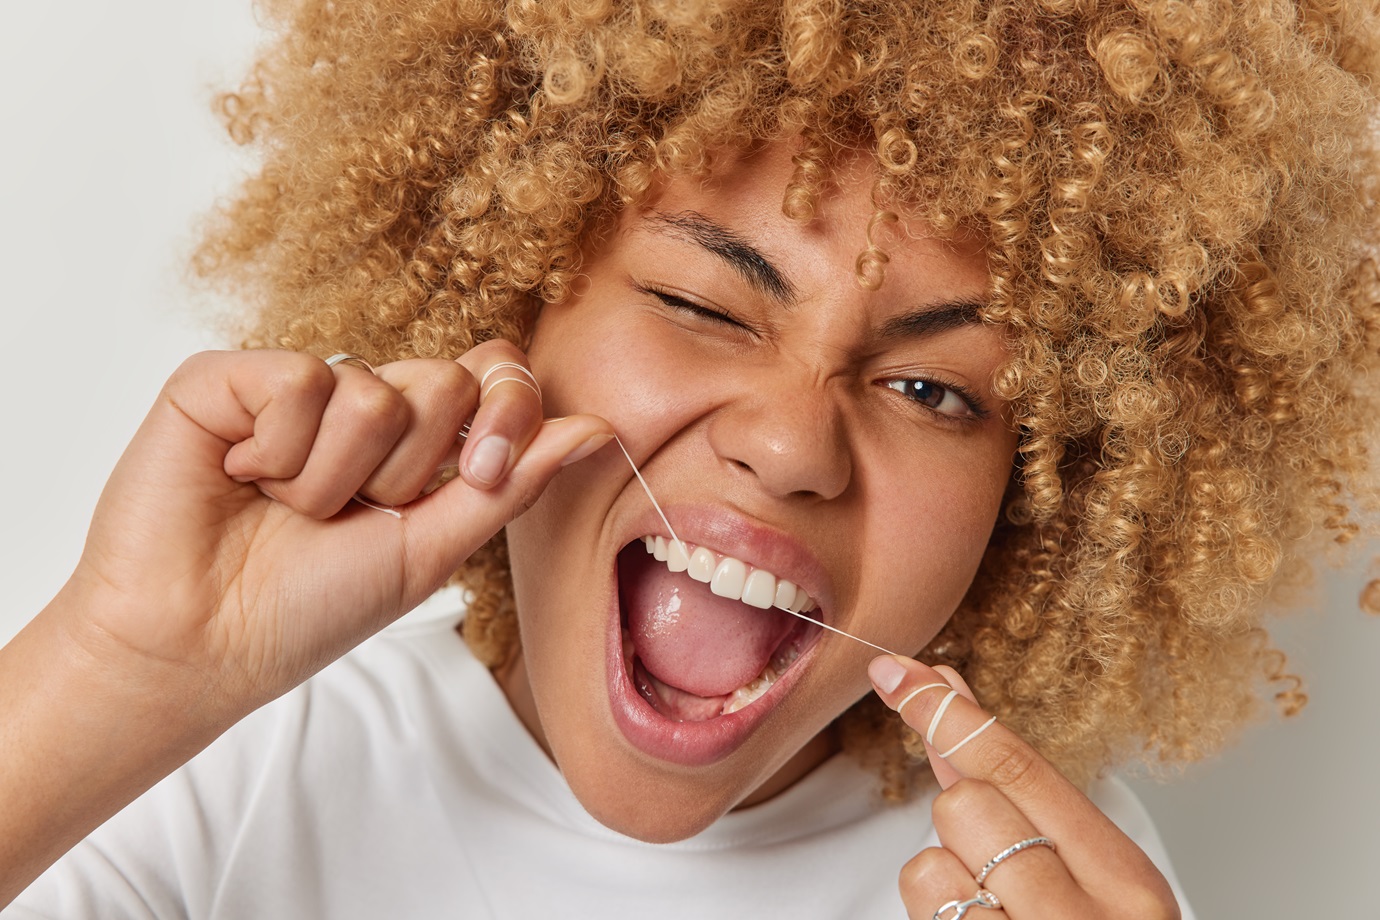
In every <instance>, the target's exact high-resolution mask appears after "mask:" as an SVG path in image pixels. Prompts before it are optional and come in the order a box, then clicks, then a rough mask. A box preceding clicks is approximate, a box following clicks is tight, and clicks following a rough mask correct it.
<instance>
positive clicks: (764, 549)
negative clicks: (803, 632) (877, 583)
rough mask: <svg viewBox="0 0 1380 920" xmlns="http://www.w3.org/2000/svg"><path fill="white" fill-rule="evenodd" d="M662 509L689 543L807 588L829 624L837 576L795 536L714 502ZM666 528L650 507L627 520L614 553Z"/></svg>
mask: <svg viewBox="0 0 1380 920" xmlns="http://www.w3.org/2000/svg"><path fill="white" fill-rule="evenodd" d="M662 510H664V511H665V512H666V517H667V519H668V520H670V522H671V526H672V527H674V528H675V530H676V536H678V537H680V538H681V539H682V540H684V541H685V542H686V543H689V544H692V545H694V546H704V547H707V548H709V549H711V550H713V551H715V552H717V553H720V554H725V555H729V556H732V557H734V558H735V559H738V560H741V561H742V562H745V563H747V564H748V565H750V566H752V567H753V568H758V569H766V570H767V571H768V572H771V573H772V574H773V575H776V576H777V577H778V578H784V579H786V580H788V581H790V582H792V583H793V584H795V585H796V586H798V587H801V588H804V589H805V593H807V594H809V595H810V597H812V598H814V599H815V601H816V603H818V604H819V609H818V610H817V611H816V612H815V613H814V614H813V616H815V617H817V618H818V619H821V620H823V621H824V622H826V623H828V622H829V621H830V617H831V612H832V611H833V609H834V586H833V580H832V579H831V578H830V577H829V573H828V570H826V569H825V568H824V566H823V565H822V564H821V563H820V561H819V558H818V557H817V556H815V554H814V553H813V552H811V551H810V549H809V548H808V547H806V546H805V544H803V543H801V542H800V541H799V540H797V539H796V538H795V537H793V536H791V535H790V534H788V533H785V532H783V531H780V530H777V529H776V528H774V527H768V526H766V525H763V524H759V523H756V522H754V521H751V520H748V519H747V518H745V517H743V516H741V515H738V514H734V513H732V512H729V511H726V510H725V509H723V508H716V507H713V506H711V505H663V506H662ZM665 529H666V525H665V524H663V523H662V521H661V516H660V515H659V514H657V513H656V511H655V510H653V509H648V510H647V511H646V512H644V513H643V514H641V515H639V516H638V517H636V518H634V519H633V520H632V521H630V522H629V526H628V529H627V530H626V531H624V533H623V534H622V536H621V538H618V543H617V546H616V547H615V548H614V552H615V553H617V552H618V550H620V549H622V548H623V547H624V546H627V545H628V544H629V543H631V542H632V541H633V540H636V539H638V538H639V537H644V536H646V535H647V534H663V535H664V536H665V537H666V538H667V539H670V538H671V534H669V533H663V532H664V531H665Z"/></svg>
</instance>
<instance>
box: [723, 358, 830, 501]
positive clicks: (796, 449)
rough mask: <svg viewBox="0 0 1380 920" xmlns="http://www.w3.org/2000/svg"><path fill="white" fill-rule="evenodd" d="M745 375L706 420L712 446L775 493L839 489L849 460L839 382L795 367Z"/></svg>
mask: <svg viewBox="0 0 1380 920" xmlns="http://www.w3.org/2000/svg"><path fill="white" fill-rule="evenodd" d="M768 378H770V379H768ZM750 380H751V383H750V385H749V386H747V387H745V388H744V389H743V390H741V391H740V392H739V393H738V394H737V395H736V397H735V398H733V399H731V400H730V401H728V402H727V403H726V404H725V405H722V406H721V407H720V408H719V411H717V412H716V413H714V415H713V417H712V418H711V420H710V424H709V443H710V446H711V447H712V448H713V450H714V452H715V454H717V455H718V457H719V458H720V459H721V461H722V462H724V463H727V464H730V465H731V466H732V467H734V468H735V469H736V470H738V471H739V472H740V473H742V474H743V475H749V476H753V477H755V478H756V479H757V480H758V482H759V483H760V485H761V487H762V488H763V489H764V490H765V491H767V492H768V493H769V494H771V495H773V496H776V497H779V498H786V497H815V498H819V499H833V498H837V497H838V496H840V495H842V494H843V492H844V490H846V489H847V488H848V484H849V481H850V480H851V479H852V476H853V460H852V456H851V454H850V449H849V443H848V433H847V426H846V425H845V422H844V418H843V415H842V412H841V407H840V405H839V400H840V399H842V398H843V396H842V394H841V393H840V392H839V391H838V388H836V387H834V386H832V385H831V384H830V382H829V381H828V380H808V379H801V375H779V376H777V375H765V374H764V375H754V376H753V377H752V378H750Z"/></svg>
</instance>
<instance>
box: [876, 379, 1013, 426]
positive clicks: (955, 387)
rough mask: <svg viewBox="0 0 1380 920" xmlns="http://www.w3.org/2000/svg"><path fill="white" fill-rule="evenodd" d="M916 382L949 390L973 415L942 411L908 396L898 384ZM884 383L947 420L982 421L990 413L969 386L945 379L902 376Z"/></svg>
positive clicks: (890, 388)
mask: <svg viewBox="0 0 1380 920" xmlns="http://www.w3.org/2000/svg"><path fill="white" fill-rule="evenodd" d="M914 383H920V384H927V385H929V386H935V387H939V388H940V389H943V390H947V391H948V392H950V393H952V394H954V395H955V396H957V397H958V398H959V400H961V401H962V402H963V405H964V406H965V407H966V408H967V409H968V412H970V413H971V417H969V418H964V417H963V416H958V415H953V414H952V413H949V412H941V411H940V410H939V409H938V408H936V407H934V406H930V405H926V404H925V403H923V402H921V401H920V400H918V399H915V398H913V397H911V396H907V395H906V394H905V392H904V390H903V389H902V387H901V386H897V385H896V384H902V385H905V384H914ZM882 385H883V386H885V387H886V388H887V389H889V390H894V391H896V392H898V393H900V394H901V395H902V396H903V397H904V398H905V399H907V400H909V401H910V402H913V403H915V404H916V405H917V406H919V407H920V408H922V409H924V410H925V411H927V412H931V413H933V414H934V415H935V416H937V417H939V418H941V419H943V420H945V421H949V422H960V423H961V422H967V421H981V420H982V419H985V418H987V417H988V415H989V413H988V411H987V409H986V408H985V407H984V406H983V405H982V401H981V400H980V399H978V397H977V395H976V394H975V393H973V392H972V391H971V390H969V389H968V388H967V387H965V386H961V385H960V384H957V383H947V382H945V381H943V380H935V379H929V378H924V377H900V378H894V379H891V380H886V381H883V382H882ZM941 404H942V403H941Z"/></svg>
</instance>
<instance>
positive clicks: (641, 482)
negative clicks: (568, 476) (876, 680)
mask: <svg viewBox="0 0 1380 920" xmlns="http://www.w3.org/2000/svg"><path fill="white" fill-rule="evenodd" d="M500 367H513V368H517V369H518V370H520V371H522V372H523V373H525V374H527V375H528V376H529V377H530V376H531V371H528V370H527V368H525V367H520V366H519V365H516V364H497V365H494V366H493V367H491V368H489V371H488V373H486V374H485V375H484V379H485V380H487V379H488V377H489V374H492V373H493V372H494V371H496V370H498V369H499V368H500ZM504 380H512V381H513V382H514V383H521V384H522V385H523V386H526V387H528V388H529V389H531V388H532V387H531V386H530V385H529V384H528V383H527V381H525V380H522V379H520V378H517V377H504V378H502V379H501V380H496V381H494V386H498V384H500V383H502V382H503V381H504ZM479 386H480V388H481V390H482V389H483V386H484V382H483V380H481V381H480V384H479ZM546 421H552V419H547V420H546ZM469 427H470V426H469V424H468V423H467V424H465V426H464V427H463V428H461V430H460V433H459V436H460V437H462V438H465V437H468V436H469ZM613 440H614V443H616V444H617V445H618V449H619V450H621V451H622V452H623V457H624V458H625V459H626V460H627V461H628V466H629V467H631V468H632V471H633V475H634V476H636V477H637V482H638V484H639V485H641V486H642V491H643V492H646V493H647V500H648V501H650V502H651V503H652V507H653V508H655V509H656V513H657V516H658V517H660V518H661V523H663V524H665V525H666V529H667V530H668V531H670V533H671V539H672V540H674V541H675V542H676V545H677V546H678V547H680V552H681V555H683V556H685V557H686V558H689V556H690V551H689V549H688V547H687V546H686V544H685V541H684V540H682V539H681V538H680V537H679V535H677V534H676V529H675V528H674V527H672V526H671V522H670V521H669V520H668V519H667V517H666V512H664V511H662V510H661V503H660V502H658V501H657V500H656V496H655V495H653V494H652V487H651V486H649V485H647V480H645V479H643V478H642V471H641V470H639V469H638V468H637V464H636V463H634V462H633V458H632V454H630V453H628V448H627V447H625V446H624V444H623V439H622V438H620V437H618V435H616V434H615V435H614V436H613ZM452 467H454V464H451V465H450V466H443V467H438V469H439V470H444V469H450V468H452ZM355 501H357V502H359V503H360V504H361V505H364V506H366V507H368V508H373V509H374V510H375V511H382V512H383V513H384V514H391V515H392V516H393V517H395V518H399V519H401V518H402V514H401V513H399V512H398V511H397V510H396V509H394V508H387V507H384V506H383V505H376V504H374V503H373V502H371V501H368V500H367V499H364V498H361V497H360V496H358V495H356V496H355ZM775 609H777V610H780V611H781V612H782V613H789V614H790V615H791V616H793V617H798V618H800V619H802V620H804V621H805V622H807V623H813V624H815V625H816V626H818V627H820V628H821V629H827V630H828V631H829V632H831V633H835V634H836V635H840V636H843V637H844V638H846V639H852V640H853V641H854V642H861V643H862V644H863V645H866V646H867V647H868V648H874V649H876V650H877V651H879V652H883V653H885V654H887V655H896V656H897V657H900V655H899V654H898V653H897V652H893V651H892V650H891V649H889V648H883V647H882V646H880V645H878V644H876V643H875V642H868V641H867V640H866V639H863V638H860V637H858V636H855V635H853V634H852V633H850V632H844V631H843V630H842V629H839V628H837V627H835V626H830V625H829V624H828V623H825V622H824V621H822V620H816V619H815V618H814V617H811V616H806V615H805V614H803V613H800V612H799V611H796V610H785V609H782V608H781V607H777V608H775ZM945 686H947V684H946V685H945ZM921 689H924V688H923V687H922V688H921ZM916 692H919V691H916ZM909 699H910V698H909V697H907V698H906V700H905V701H903V702H902V704H901V705H903V706H904V705H905V703H906V702H909ZM897 711H898V712H899V711H900V710H899V709H898V710H897Z"/></svg>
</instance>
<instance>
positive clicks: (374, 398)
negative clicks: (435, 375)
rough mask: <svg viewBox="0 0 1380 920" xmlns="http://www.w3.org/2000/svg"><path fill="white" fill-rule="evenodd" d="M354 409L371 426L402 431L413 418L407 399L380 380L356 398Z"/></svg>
mask: <svg viewBox="0 0 1380 920" xmlns="http://www.w3.org/2000/svg"><path fill="white" fill-rule="evenodd" d="M354 411H355V412H356V413H357V415H358V416H359V417H360V418H361V419H362V420H363V421H365V422H366V423H367V424H369V426H370V427H378V428H384V429H388V430H391V431H402V430H404V429H405V428H406V427H407V423H408V421H409V420H410V418H411V410H410V409H409V408H408V406H407V400H406V399H404V398H403V395H402V394H401V393H399V392H398V391H397V390H395V389H393V388H392V387H390V386H389V385H388V384H386V383H383V382H382V381H380V382H379V383H378V384H377V385H375V386H369V387H366V388H365V389H364V390H363V391H362V392H361V393H360V394H359V395H358V396H356V397H355V399H354Z"/></svg>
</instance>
